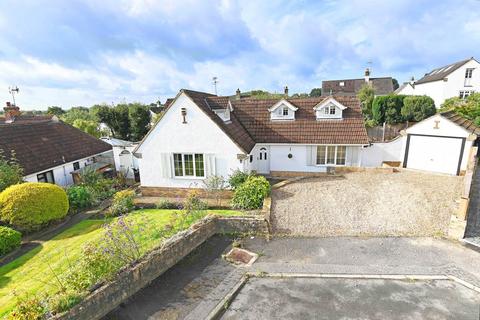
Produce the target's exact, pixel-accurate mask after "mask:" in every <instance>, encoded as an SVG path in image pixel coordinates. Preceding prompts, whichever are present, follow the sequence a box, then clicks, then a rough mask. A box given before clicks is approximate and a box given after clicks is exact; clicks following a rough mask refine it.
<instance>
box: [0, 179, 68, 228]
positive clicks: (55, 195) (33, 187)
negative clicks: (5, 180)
mask: <svg viewBox="0 0 480 320" xmlns="http://www.w3.org/2000/svg"><path fill="white" fill-rule="evenodd" d="M67 212H68V198H67V194H66V193H65V191H64V190H63V189H62V188H60V187H59V186H57V185H54V184H50V183H38V182H27V183H22V184H16V185H13V186H10V187H8V188H7V189H5V190H4V191H3V192H2V193H0V220H1V221H3V222H4V223H7V224H9V225H11V226H13V227H14V228H15V229H18V230H21V231H26V232H30V231H35V230H38V229H40V228H42V227H43V226H45V225H47V224H48V223H49V222H51V221H54V220H59V219H61V218H63V217H64V216H65V215H66V214H67Z"/></svg>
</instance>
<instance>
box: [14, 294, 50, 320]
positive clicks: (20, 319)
mask: <svg viewBox="0 0 480 320" xmlns="http://www.w3.org/2000/svg"><path fill="white" fill-rule="evenodd" d="M17 298H18V301H17V304H16V306H15V309H13V310H12V311H11V312H10V313H9V315H8V317H7V319H8V320H41V319H45V315H46V313H47V308H46V306H45V304H44V302H43V301H42V300H40V298H38V297H37V296H34V297H28V296H27V297H21V298H20V297H17Z"/></svg>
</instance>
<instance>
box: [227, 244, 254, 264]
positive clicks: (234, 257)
mask: <svg viewBox="0 0 480 320" xmlns="http://www.w3.org/2000/svg"><path fill="white" fill-rule="evenodd" d="M257 258H258V254H256V253H253V252H250V251H247V250H245V249H240V248H232V250H230V251H229V252H228V253H227V255H226V256H225V259H226V260H227V261H228V262H231V263H234V264H238V265H245V266H251V265H252V264H253V263H254V262H255V260H257Z"/></svg>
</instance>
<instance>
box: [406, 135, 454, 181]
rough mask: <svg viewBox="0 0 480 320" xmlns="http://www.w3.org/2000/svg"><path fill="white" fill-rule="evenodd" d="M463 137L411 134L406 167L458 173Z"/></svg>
mask: <svg viewBox="0 0 480 320" xmlns="http://www.w3.org/2000/svg"><path fill="white" fill-rule="evenodd" d="M462 144H463V139H462V138H446V137H438V136H422V135H410V142H409V144H408V157H407V159H406V167H407V168H411V169H418V170H425V171H433V172H441V173H449V174H457V173H458V172H457V171H458V163H459V161H461V153H462V152H463V150H462Z"/></svg>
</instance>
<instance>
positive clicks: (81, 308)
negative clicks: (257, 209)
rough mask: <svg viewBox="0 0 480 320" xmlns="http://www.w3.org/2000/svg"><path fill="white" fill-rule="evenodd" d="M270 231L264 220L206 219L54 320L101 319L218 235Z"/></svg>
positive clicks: (254, 218) (123, 271) (261, 218)
mask: <svg viewBox="0 0 480 320" xmlns="http://www.w3.org/2000/svg"><path fill="white" fill-rule="evenodd" d="M265 230H268V228H267V224H266V222H265V220H264V218H263V217H212V216H209V217H206V218H204V219H202V220H200V221H199V222H198V223H196V224H194V225H192V226H191V227H190V228H189V229H188V230H185V231H182V232H180V233H178V234H176V235H175V236H173V237H172V238H170V239H169V240H167V241H166V242H165V243H164V244H163V246H162V247H160V248H157V249H155V250H153V251H152V252H150V253H149V254H147V255H146V256H145V257H143V258H142V259H141V260H140V261H139V262H138V263H137V264H135V265H133V266H130V267H126V268H124V269H123V270H121V271H120V272H119V274H118V275H117V277H116V278H115V280H114V281H112V282H108V283H106V284H104V285H103V286H101V287H100V288H98V289H96V290H95V291H93V292H92V293H91V294H90V295H88V296H87V297H86V298H85V299H84V300H83V301H82V302H80V303H79V304H78V305H76V306H75V307H73V308H72V309H71V310H69V311H67V312H66V313H63V314H61V315H57V316H55V317H54V319H57V320H66V319H79V320H80V319H82V320H83V319H100V318H102V317H103V316H105V315H106V314H108V313H109V312H110V311H112V310H113V309H115V308H116V307H117V306H118V305H119V304H120V303H122V302H123V301H125V300H126V299H127V298H129V297H131V296H132V295H133V294H135V293H136V292H138V291H139V290H141V289H142V288H144V287H146V286H148V285H149V284H150V283H151V282H152V281H153V280H155V279H156V278H157V277H159V276H160V275H161V274H162V273H164V272H165V271H167V270H168V269H169V268H171V267H172V266H174V265H175V264H176V263H178V262H179V261H180V260H181V259H183V258H184V257H185V256H187V255H188V254H189V253H190V252H192V251H193V250H195V249H196V248H197V247H198V246H200V245H201V244H202V243H203V242H205V241H206V240H207V239H209V238H210V237H212V236H213V235H214V234H216V233H258V234H263V233H264V232H265Z"/></svg>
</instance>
